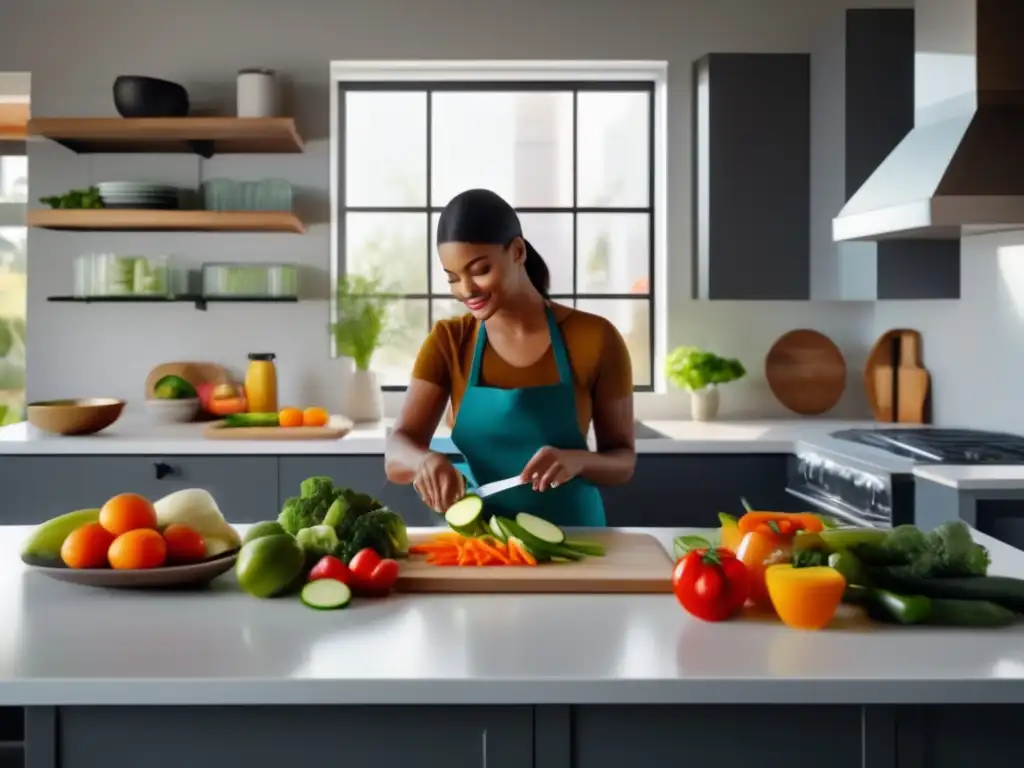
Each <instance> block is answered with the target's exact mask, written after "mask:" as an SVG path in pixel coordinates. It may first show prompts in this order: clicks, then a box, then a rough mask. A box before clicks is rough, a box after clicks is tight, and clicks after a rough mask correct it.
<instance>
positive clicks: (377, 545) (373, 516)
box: [335, 507, 405, 563]
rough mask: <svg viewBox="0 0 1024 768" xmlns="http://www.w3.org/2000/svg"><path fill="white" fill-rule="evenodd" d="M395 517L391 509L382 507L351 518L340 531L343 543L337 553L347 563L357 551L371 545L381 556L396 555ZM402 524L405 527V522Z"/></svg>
mask: <svg viewBox="0 0 1024 768" xmlns="http://www.w3.org/2000/svg"><path fill="white" fill-rule="evenodd" d="M395 517H398V516H397V515H396V514H395V513H394V512H392V511H391V510H390V509H387V508H384V507H381V508H378V509H374V510H370V511H369V512H367V513H366V514H364V515H362V516H361V517H358V518H355V519H352V518H349V520H348V521H346V524H344V525H343V530H341V531H339V538H340V539H341V544H340V545H339V547H338V549H337V551H336V552H335V554H336V555H337V556H338V557H339V558H340V559H341V560H342V561H343V562H346V563H347V562H349V561H350V560H351V559H352V558H353V557H354V556H355V554H356V552H358V551H359V550H361V549H365V548H366V547H370V548H371V549H373V550H374V551H375V552H376V553H377V554H378V555H380V556H381V557H395V556H396V555H397V554H399V553H398V552H397V551H396V548H395V543H394V540H393V539H392V531H393V530H394V529H395V520H394V518H395ZM398 519H399V520H401V518H398ZM402 526H403V528H404V526H405V523H404V522H403V523H402Z"/></svg>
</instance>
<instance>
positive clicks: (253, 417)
mask: <svg viewBox="0 0 1024 768" xmlns="http://www.w3.org/2000/svg"><path fill="white" fill-rule="evenodd" d="M224 426H225V427H278V426H280V422H279V421H278V419H277V414H276V413H232V414H230V415H228V416H225V417H224Z"/></svg>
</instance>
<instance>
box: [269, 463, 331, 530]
mask: <svg viewBox="0 0 1024 768" xmlns="http://www.w3.org/2000/svg"><path fill="white" fill-rule="evenodd" d="M338 496H339V492H338V491H335V490H334V484H333V483H332V482H331V479H330V478H329V477H310V478H307V479H306V480H303V481H302V485H301V488H300V495H299V496H297V497H292V498H290V499H288V500H287V501H285V503H284V506H283V507H282V508H281V513H280V514H279V515H278V516H277V522H279V523H280V524H281V527H282V528H284V529H285V530H286V531H287V532H288V533H290V534H291V535H292V536H295V535H297V534H298V532H299V531H301V530H302V529H303V528H312V527H313V526H314V525H320V524H322V523H323V521H324V518H325V517H326V516H327V512H328V510H329V509H330V508H331V505H332V504H333V503H334V501H335V499H337V498H338Z"/></svg>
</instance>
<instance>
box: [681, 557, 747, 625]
mask: <svg viewBox="0 0 1024 768" xmlns="http://www.w3.org/2000/svg"><path fill="white" fill-rule="evenodd" d="M672 587H673V590H674V591H675V593H676V598H677V599H678V600H679V603H680V604H681V605H682V606H683V608H685V609H686V610H687V611H688V612H689V613H691V614H692V615H694V616H696V617H697V618H698V619H703V620H704V621H723V620H725V619H728V618H729V617H730V616H732V615H734V614H735V613H737V612H738V611H739V610H740V608H742V607H743V604H744V603H745V602H747V596H748V595H749V594H750V579H749V576H748V574H747V567H746V566H745V565H744V564H743V563H741V562H740V561H739V560H737V559H736V555H734V554H733V553H732V552H730V551H729V550H728V549H721V548H719V549H694V550H691V551H690V552H687V553H686V554H685V555H684V556H683V557H681V558H679V560H678V561H677V562H676V566H675V569H674V570H673V571H672Z"/></svg>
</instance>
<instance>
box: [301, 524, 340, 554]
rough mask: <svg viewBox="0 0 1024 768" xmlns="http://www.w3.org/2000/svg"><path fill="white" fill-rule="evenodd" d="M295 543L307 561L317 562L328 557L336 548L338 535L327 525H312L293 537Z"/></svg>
mask: <svg viewBox="0 0 1024 768" xmlns="http://www.w3.org/2000/svg"><path fill="white" fill-rule="evenodd" d="M295 539H296V541H298V542H299V545H300V546H301V547H302V550H303V551H304V552H305V553H306V559H307V560H314V561H315V560H318V559H319V558H321V557H323V556H324V555H330V554H332V553H333V552H334V550H335V549H337V548H338V544H339V542H338V534H337V533H335V531H334V529H333V528H332V527H331V526H329V525H314V526H312V527H310V528H303V529H302V530H301V531H299V532H298V534H297V535H296V536H295Z"/></svg>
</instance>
